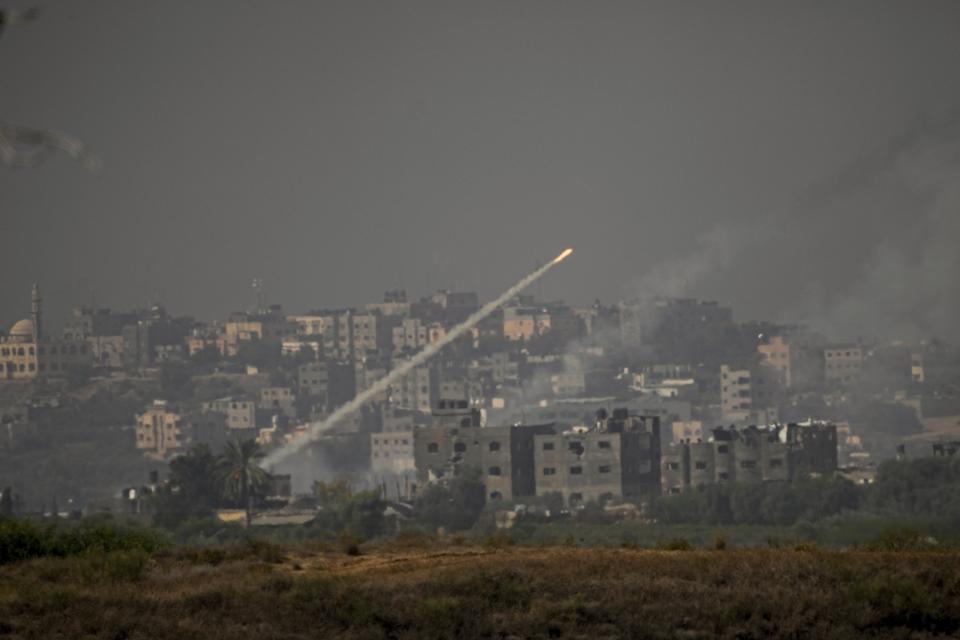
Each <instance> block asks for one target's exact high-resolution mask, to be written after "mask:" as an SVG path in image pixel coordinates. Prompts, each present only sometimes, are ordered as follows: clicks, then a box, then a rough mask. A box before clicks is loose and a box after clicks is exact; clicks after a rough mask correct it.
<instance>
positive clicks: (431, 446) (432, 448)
mask: <svg viewBox="0 0 960 640" xmlns="http://www.w3.org/2000/svg"><path fill="white" fill-rule="evenodd" d="M438 451H440V445H438V444H437V443H436V442H431V443H430V444H428V445H427V453H437V452H438Z"/></svg>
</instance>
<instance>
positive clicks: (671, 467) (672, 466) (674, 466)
mask: <svg viewBox="0 0 960 640" xmlns="http://www.w3.org/2000/svg"><path fill="white" fill-rule="evenodd" d="M667 470H668V471H679V470H680V463H679V462H668V463H667Z"/></svg>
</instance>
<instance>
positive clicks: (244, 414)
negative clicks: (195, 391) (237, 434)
mask: <svg viewBox="0 0 960 640" xmlns="http://www.w3.org/2000/svg"><path fill="white" fill-rule="evenodd" d="M201 406H202V411H203V412H204V413H206V412H211V411H212V412H216V413H222V414H223V415H224V416H225V420H226V425H227V428H228V429H230V430H231V431H240V430H245V429H256V426H257V403H256V402H254V401H253V400H250V399H249V398H245V397H243V396H230V397H226V398H220V399H218V400H211V401H210V402H204V403H203V404H202V405H201Z"/></svg>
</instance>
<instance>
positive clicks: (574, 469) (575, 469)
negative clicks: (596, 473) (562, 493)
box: [570, 466, 583, 476]
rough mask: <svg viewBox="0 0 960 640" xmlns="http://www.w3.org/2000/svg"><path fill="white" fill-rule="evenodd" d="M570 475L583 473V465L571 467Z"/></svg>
mask: <svg viewBox="0 0 960 640" xmlns="http://www.w3.org/2000/svg"><path fill="white" fill-rule="evenodd" d="M570 475H572V476H579V475H583V467H579V466H578V467H570Z"/></svg>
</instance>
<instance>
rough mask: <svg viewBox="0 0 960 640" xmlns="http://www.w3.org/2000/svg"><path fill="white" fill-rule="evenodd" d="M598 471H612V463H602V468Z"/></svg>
mask: <svg viewBox="0 0 960 640" xmlns="http://www.w3.org/2000/svg"><path fill="white" fill-rule="evenodd" d="M598 471H600V473H610V465H608V464H602V465H600V468H599V469H598Z"/></svg>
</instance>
